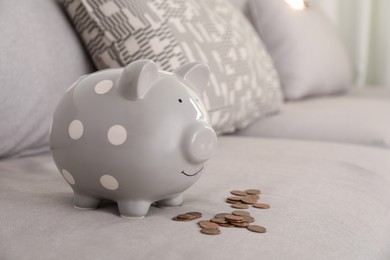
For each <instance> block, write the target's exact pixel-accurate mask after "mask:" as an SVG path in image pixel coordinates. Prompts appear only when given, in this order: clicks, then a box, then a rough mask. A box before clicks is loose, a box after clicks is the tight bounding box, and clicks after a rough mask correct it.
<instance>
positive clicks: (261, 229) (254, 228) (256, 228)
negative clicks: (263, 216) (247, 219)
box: [246, 225, 267, 233]
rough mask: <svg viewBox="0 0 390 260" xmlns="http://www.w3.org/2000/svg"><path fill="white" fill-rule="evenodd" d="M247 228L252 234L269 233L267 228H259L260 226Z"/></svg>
mask: <svg viewBox="0 0 390 260" xmlns="http://www.w3.org/2000/svg"><path fill="white" fill-rule="evenodd" d="M246 228H247V229H248V230H250V231H252V232H257V233H265V232H266V231H267V229H266V228H265V227H262V226H258V225H249V226H247V227H246Z"/></svg>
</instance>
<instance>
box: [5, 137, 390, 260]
mask: <svg viewBox="0 0 390 260" xmlns="http://www.w3.org/2000/svg"><path fill="white" fill-rule="evenodd" d="M389 158H390V150H387V149H378V148H374V147H369V146H356V145H351V144H335V143H321V142H305V141H289V140H278V139H262V138H249V137H234V136H231V137H229V136H223V137H220V139H219V148H218V151H217V153H216V155H215V156H214V157H213V158H212V159H211V160H210V161H209V163H208V167H207V170H206V172H205V173H204V176H203V177H202V178H201V179H200V180H199V182H198V183H196V184H195V185H194V186H193V187H192V188H190V189H189V190H188V191H187V192H186V193H185V202H184V205H183V206H182V207H179V208H173V209H159V208H154V207H152V208H151V210H150V211H149V214H148V215H147V217H146V218H144V219H142V220H128V219H123V218H120V217H119V215H118V209H117V207H116V205H115V204H113V203H110V202H105V203H103V204H102V206H101V207H100V208H99V209H97V210H93V211H80V210H76V209H74V208H73V207H72V202H71V200H72V192H71V189H70V187H69V186H68V184H67V183H66V182H65V181H64V180H63V178H62V177H61V175H60V174H59V172H58V171H57V169H56V168H55V165H54V163H53V161H52V159H51V157H50V155H48V154H45V155H40V156H35V157H25V158H19V159H7V160H2V161H0V172H1V175H0V191H1V192H0V205H1V210H0V223H1V232H0V241H1V243H0V259H169V260H173V259H180V260H182V259H260V258H261V259H265V260H266V259H270V260H275V259H294V260H295V259H310V260H313V259H314V260H316V259H324V260H329V259H341V260H343V259H351V260H359V259H362V260H363V259H364V260H367V259H383V260H385V259H390V247H389V241H390V229H389V227H390V218H389V216H390V189H389V187H390V160H389ZM248 188H260V189H261V190H262V195H261V199H260V200H261V201H262V202H264V203H269V204H270V205H271V208H270V209H267V210H261V209H255V208H250V209H249V211H250V213H251V214H252V216H254V217H255V218H256V221H255V223H254V224H258V225H262V226H264V227H266V228H267V232H266V233H264V234H258V233H252V232H250V231H248V230H246V229H239V228H221V230H222V233H221V234H220V235H218V236H208V235H204V234H201V233H200V232H199V230H200V229H199V227H198V226H197V224H196V222H197V221H192V222H175V221H172V220H171V218H172V217H174V216H176V215H177V214H180V213H185V212H188V211H201V212H202V213H203V215H204V217H203V218H202V219H209V218H211V217H213V216H214V214H216V213H220V212H231V211H232V210H233V209H232V208H231V207H230V206H229V204H227V203H225V198H226V197H228V196H229V195H230V194H229V191H231V190H233V189H242V190H244V189H248Z"/></svg>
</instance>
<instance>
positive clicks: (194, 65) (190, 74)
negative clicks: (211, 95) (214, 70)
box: [173, 62, 210, 94]
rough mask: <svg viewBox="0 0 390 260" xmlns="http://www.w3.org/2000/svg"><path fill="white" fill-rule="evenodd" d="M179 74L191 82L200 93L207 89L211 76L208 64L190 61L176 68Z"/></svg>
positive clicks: (175, 71) (176, 72)
mask: <svg viewBox="0 0 390 260" xmlns="http://www.w3.org/2000/svg"><path fill="white" fill-rule="evenodd" d="M173 73H175V74H176V75H177V76H180V77H182V78H183V79H184V80H186V81H187V82H189V83H190V84H191V85H192V86H193V87H195V88H196V91H197V92H198V93H199V94H202V93H203V91H204V90H205V88H206V86H207V83H208V82H209V78H210V69H209V67H208V66H207V65H206V64H202V63H199V62H190V63H187V64H184V65H182V66H180V67H179V68H177V69H175V70H174V72H173Z"/></svg>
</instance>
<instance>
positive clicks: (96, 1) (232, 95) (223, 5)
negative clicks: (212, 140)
mask: <svg viewBox="0 0 390 260" xmlns="http://www.w3.org/2000/svg"><path fill="white" fill-rule="evenodd" d="M64 7H65V9H66V10H67V12H68V13H69V16H70V17H71V19H72V21H73V22H74V25H75V29H76V30H77V31H78V33H79V35H80V36H81V38H82V39H83V41H84V44H85V46H86V48H87V49H88V51H89V53H90V54H91V56H92V58H93V60H94V62H95V64H96V66H97V67H98V68H100V69H104V68H112V67H119V66H126V65H127V64H129V63H130V62H132V61H135V60H138V59H151V60H153V61H155V62H156V63H157V65H158V66H159V68H160V69H163V70H167V71H172V70H174V69H176V68H177V67H178V66H179V65H182V64H184V63H186V62H187V61H200V62H203V63H206V64H207V65H209V66H210V69H211V76H210V87H208V88H206V91H205V94H204V95H203V99H204V103H205V106H206V108H207V110H208V111H209V114H210V119H211V122H212V125H213V127H214V129H215V130H216V132H218V133H226V132H233V131H234V130H235V129H236V128H239V129H241V128H245V127H246V126H247V125H248V124H249V123H250V122H252V121H254V120H255V119H256V118H259V117H264V116H266V115H268V114H271V113H274V112H277V111H278V110H279V108H280V107H281V105H282V95H281V90H280V85H279V79H278V76H277V73H276V71H275V68H274V66H273V63H272V60H271V58H270V56H269V54H268V52H267V51H266V49H265V47H264V46H263V43H262V42H261V40H260V38H259V37H258V35H257V33H256V31H255V30H254V28H253V27H252V25H251V24H250V23H249V21H248V20H247V19H246V18H245V17H244V16H243V14H242V13H241V12H239V11H237V9H236V8H234V7H233V6H232V5H231V4H230V3H229V2H227V1H225V0H199V1H196V0H175V1H172V0H170V1H163V2H162V1H157V0H148V1H144V0H131V1H130V0H125V1H123V0H113V1H108V0H103V1H100V0H85V1H81V0H64Z"/></svg>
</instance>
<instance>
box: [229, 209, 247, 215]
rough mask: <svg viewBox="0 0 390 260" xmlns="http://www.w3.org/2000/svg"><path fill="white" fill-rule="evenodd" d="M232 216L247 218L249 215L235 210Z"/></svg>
mask: <svg viewBox="0 0 390 260" xmlns="http://www.w3.org/2000/svg"><path fill="white" fill-rule="evenodd" d="M232 214H233V215H236V216H249V215H250V213H249V212H248V211H243V210H235V211H233V212H232Z"/></svg>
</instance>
